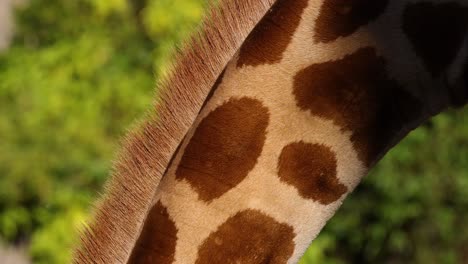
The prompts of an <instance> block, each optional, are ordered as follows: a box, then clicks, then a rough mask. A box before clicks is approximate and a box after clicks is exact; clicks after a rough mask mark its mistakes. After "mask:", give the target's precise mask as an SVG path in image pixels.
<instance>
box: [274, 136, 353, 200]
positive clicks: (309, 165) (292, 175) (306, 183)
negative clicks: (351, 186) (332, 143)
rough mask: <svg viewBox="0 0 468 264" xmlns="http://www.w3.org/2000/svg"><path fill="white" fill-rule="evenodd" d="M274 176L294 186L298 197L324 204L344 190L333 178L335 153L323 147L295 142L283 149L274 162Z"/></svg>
mask: <svg viewBox="0 0 468 264" xmlns="http://www.w3.org/2000/svg"><path fill="white" fill-rule="evenodd" d="M278 176H279V177H280V179H281V180H282V181H284V182H286V183H288V184H291V185H293V186H294V187H296V189H297V190H298V191H299V194H300V195H301V196H302V197H304V198H307V199H313V200H314V201H317V202H319V203H321V204H324V205H327V204H330V203H333V202H335V201H336V200H338V199H339V198H340V197H341V196H342V195H343V194H345V193H346V192H347V190H348V189H347V188H346V186H345V185H343V184H342V183H340V182H339V180H338V178H337V177H336V157H335V153H333V152H332V151H331V149H330V148H328V147H326V146H324V145H319V144H310V143H304V142H303V141H299V142H294V143H291V144H289V145H287V146H285V147H284V148H283V150H282V151H281V155H280V157H279V160H278Z"/></svg>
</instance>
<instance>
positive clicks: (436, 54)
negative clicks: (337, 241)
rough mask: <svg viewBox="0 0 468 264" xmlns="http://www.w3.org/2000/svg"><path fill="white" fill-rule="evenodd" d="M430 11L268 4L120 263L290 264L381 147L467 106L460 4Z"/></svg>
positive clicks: (464, 10) (400, 4)
mask: <svg viewBox="0 0 468 264" xmlns="http://www.w3.org/2000/svg"><path fill="white" fill-rule="evenodd" d="M435 2H437V3H431V2H426V1H388V0H387V1H373V0H356V1H346V0H340V1H336V0H325V1H313V0H296V1H287V0H278V1H277V3H276V4H275V5H274V7H273V9H272V11H271V12H270V13H268V14H267V16H266V17H265V18H264V19H263V20H262V21H261V22H260V24H259V25H257V27H256V28H255V30H254V31H253V32H252V33H251V34H250V36H249V37H248V38H247V40H246V41H245V42H244V44H243V45H242V47H241V48H240V50H239V51H238V53H237V54H236V55H235V56H234V57H233V58H232V60H231V61H230V63H229V64H228V65H227V66H226V69H225V71H224V72H223V74H222V75H221V76H219V78H218V81H217V83H216V85H215V86H214V87H213V93H212V96H211V97H210V98H209V99H208V100H207V102H206V104H205V106H204V107H203V109H202V111H201V112H200V113H199V115H198V117H197V119H196V121H195V123H194V124H193V125H192V128H191V130H190V131H189V133H188V134H187V135H186V137H185V139H184V141H183V142H182V143H181V145H180V147H179V151H178V152H177V153H176V155H175V156H174V159H173V160H172V162H171V164H170V166H169V167H168V169H167V172H166V174H165V175H164V178H163V180H162V182H161V184H160V186H159V187H158V189H157V191H156V194H155V196H154V201H153V204H154V205H153V207H152V208H151V210H150V211H149V212H148V215H147V218H146V220H145V223H144V226H143V228H142V229H141V232H140V236H139V239H138V241H137V243H136V245H135V247H134V250H133V252H132V254H131V256H130V257H129V263H270V262H271V263H286V262H288V261H289V262H295V261H297V260H298V259H299V257H300V256H301V255H302V254H303V252H304V250H305V249H306V248H307V246H308V245H309V244H310V243H311V241H312V240H313V239H314V238H315V237H316V236H317V235H318V233H319V232H320V230H321V229H322V227H323V226H324V225H325V223H326V222H327V220H328V219H329V218H330V217H331V216H332V215H333V214H334V212H335V211H336V210H337V208H338V207H339V206H340V204H341V203H342V201H343V199H344V198H345V197H346V195H347V194H348V193H349V192H351V191H352V190H353V189H354V188H355V186H356V185H357V184H358V183H359V181H360V180H361V178H362V177H363V176H364V175H365V174H366V173H367V171H368V170H369V168H370V167H371V166H372V165H374V164H375V163H376V162H377V161H378V160H379V159H380V158H381V157H382V155H384V154H385V152H386V151H388V150H389V149H390V148H391V147H392V146H393V145H394V144H396V143H397V142H398V141H399V140H401V139H402V138H403V137H404V136H405V135H406V134H407V133H408V132H409V131H410V130H412V129H413V128H415V127H417V126H418V125H419V124H421V122H423V121H424V120H425V119H427V118H428V117H430V116H431V115H434V114H436V113H438V112H440V111H441V110H443V109H444V108H446V107H447V106H449V105H450V104H457V105H462V104H464V103H466V98H467V90H466V88H465V87H466V86H464V85H462V84H464V82H463V81H462V79H463V78H462V77H460V76H462V73H463V72H464V71H465V69H464V67H465V58H466V52H467V50H466V49H465V46H466V45H464V41H466V39H465V36H466V30H467V21H466V17H467V14H468V7H467V5H466V4H465V5H462V4H461V3H460V4H458V3H457V2H456V1H455V2H447V1H435ZM460 2H462V1H460ZM460 83H462V84H460Z"/></svg>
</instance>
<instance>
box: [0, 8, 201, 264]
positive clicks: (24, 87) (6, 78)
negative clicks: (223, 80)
mask: <svg viewBox="0 0 468 264" xmlns="http://www.w3.org/2000/svg"><path fill="white" fill-rule="evenodd" d="M29 2H30V3H29V4H28V6H27V7H26V8H25V9H23V10H19V11H18V13H17V35H16V37H15V40H14V44H13V46H12V48H11V49H10V50H9V51H8V53H6V54H0V80H2V81H1V82H0V138H1V139H2V140H1V141H0V174H1V177H0V186H1V188H0V238H1V240H5V241H8V242H10V243H25V242H26V243H28V244H29V245H30V246H29V253H30V255H31V257H32V259H33V260H34V262H35V263H68V260H69V257H70V252H69V248H70V245H72V244H73V242H74V241H75V239H76V237H77V227H78V226H79V225H80V223H81V222H83V220H84V218H85V217H86V214H87V212H88V211H89V207H90V205H91V203H92V201H93V200H94V199H95V198H96V196H97V194H98V192H99V190H100V189H101V186H102V184H103V182H104V180H105V179H106V177H107V175H108V171H109V169H110V165H111V163H110V162H111V160H112V158H113V155H114V153H115V152H116V147H117V145H118V144H117V143H118V141H119V138H120V137H121V136H122V135H123V134H124V132H125V130H126V129H127V128H128V127H129V125H130V124H131V123H132V122H134V120H135V119H136V118H138V117H139V116H141V115H142V113H143V112H144V111H145V110H146V109H148V108H149V107H150V105H151V101H152V100H153V95H154V91H153V89H154V84H155V78H154V77H155V71H154V70H153V69H154V67H156V68H158V69H160V68H164V67H165V66H166V65H167V60H168V55H167V54H168V52H167V51H164V54H163V53H162V52H161V51H160V47H165V46H170V47H172V46H173V45H174V43H176V42H177V40H178V39H180V38H181V37H182V35H183V34H185V33H186V32H187V30H188V29H189V27H191V26H193V25H194V24H195V22H197V20H199V18H200V16H201V13H202V12H201V8H202V7H203V4H202V3H201V2H199V1H190V0H185V1H180V3H179V2H177V1H176V2H177V5H175V4H171V2H172V1H165V2H164V1H154V3H153V2H151V4H146V3H143V5H140V4H139V3H137V2H136V1H131V2H130V1H126V0H112V1H92V0H77V1H62V0H50V1H46V2H44V1H39V0H31V1H29ZM161 5H162V6H161ZM181 5H182V6H183V5H190V6H191V7H193V8H192V9H193V11H192V12H187V11H185V9H184V8H181V7H182V6H181ZM161 8H165V9H166V19H167V17H169V16H167V12H170V14H171V16H170V18H173V19H176V20H175V22H177V23H179V24H180V25H181V26H180V28H183V29H184V30H180V28H179V27H171V28H167V26H165V25H164V24H163V23H161V22H158V19H154V18H151V17H153V16H154V15H155V14H154V13H155V12H156V11H158V12H161ZM197 8H198V9H197ZM197 10H198V11H197ZM161 19H163V18H161ZM175 32H179V33H177V34H176V33H175ZM164 56H166V57H165V60H162V59H161V58H163V57H164ZM163 62H164V63H165V65H162V64H161V63H163ZM157 73H158V72H156V77H157V76H158V74H157Z"/></svg>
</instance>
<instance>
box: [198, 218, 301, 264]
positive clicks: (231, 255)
mask: <svg viewBox="0 0 468 264" xmlns="http://www.w3.org/2000/svg"><path fill="white" fill-rule="evenodd" d="M294 237H295V234H294V230H293V228H292V227H291V226H289V225H287V224H283V223H279V222H277V221H276V220H275V219H273V218H271V217H269V216H267V215H265V214H263V213H261V212H260V211H257V210H245V211H242V212H239V213H237V214H236V215H234V216H232V217H231V218H229V219H228V220H227V221H226V222H225V223H224V224H222V225H221V226H220V227H219V228H218V230H217V231H216V232H214V233H212V234H211V235H210V236H209V237H208V238H207V239H206V240H205V241H204V243H203V244H202V245H201V247H200V249H199V252H198V259H197V261H196V262H195V263H197V264H217V263H219V264H225V263H243V264H257V263H270V264H280V263H281V264H282V263H286V262H287V261H288V259H289V258H290V257H291V255H292V253H293V252H294V241H293V239H294Z"/></svg>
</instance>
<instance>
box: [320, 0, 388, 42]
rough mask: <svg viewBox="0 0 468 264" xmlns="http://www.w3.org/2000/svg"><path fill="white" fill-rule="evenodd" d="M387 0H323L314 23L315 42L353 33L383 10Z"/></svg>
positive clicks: (327, 40)
mask: <svg viewBox="0 0 468 264" xmlns="http://www.w3.org/2000/svg"><path fill="white" fill-rule="evenodd" d="M387 4H388V0H325V1H324V2H323V5H322V7H321V9H320V15H319V16H318V18H317V21H316V24H315V35H314V39H315V41H316V42H330V41H333V40H335V39H337V38H339V37H346V36H349V35H351V34H352V33H354V32H355V31H356V30H357V29H359V28H360V27H361V26H364V25H366V24H368V23H369V22H371V21H373V20H374V19H376V18H377V17H378V16H379V15H380V14H382V13H383V12H384V11H385V8H386V6H387Z"/></svg>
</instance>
